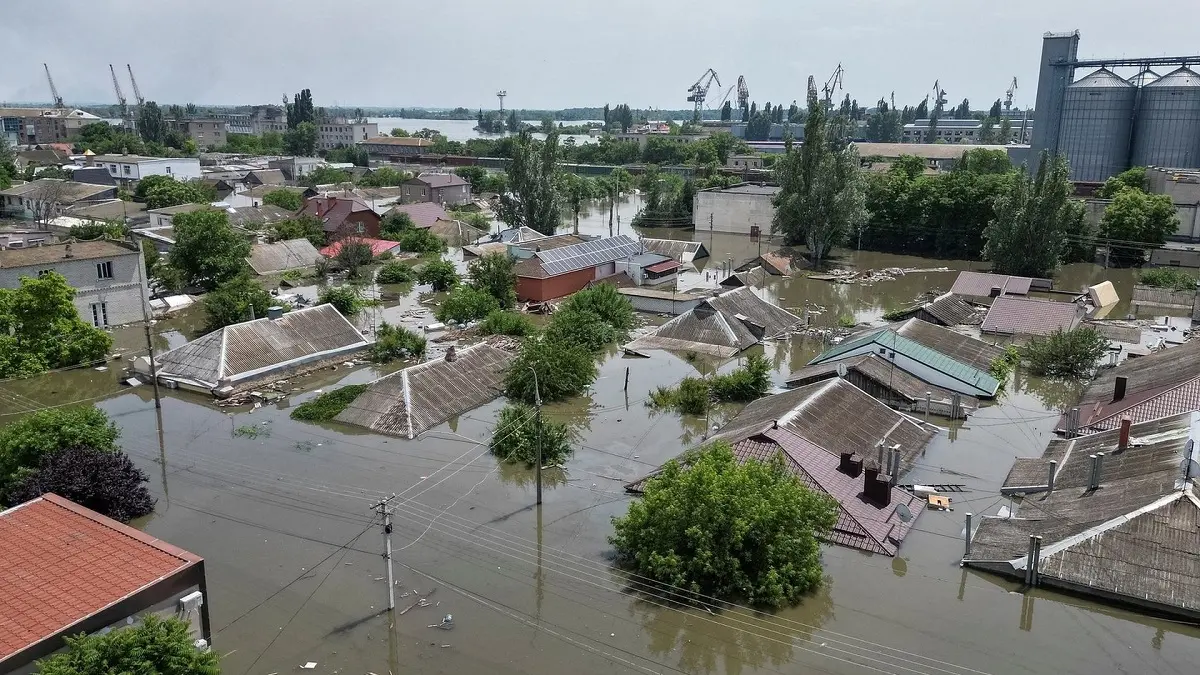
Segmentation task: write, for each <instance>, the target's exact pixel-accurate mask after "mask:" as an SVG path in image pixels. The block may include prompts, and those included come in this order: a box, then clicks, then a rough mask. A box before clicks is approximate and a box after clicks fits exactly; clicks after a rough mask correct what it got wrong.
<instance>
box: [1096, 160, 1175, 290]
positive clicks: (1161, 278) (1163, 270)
mask: <svg viewBox="0 0 1200 675" xmlns="http://www.w3.org/2000/svg"><path fill="white" fill-rule="evenodd" d="M1110 180H1111V179H1110ZM1138 283H1139V284H1142V285H1144V286H1153V287H1155V288H1169V289H1171V290H1173V291H1194V290H1196V277H1195V276H1194V275H1192V274H1191V273H1189V272H1187V271H1185V270H1181V269H1179V268H1178V267H1154V268H1151V269H1146V270H1142V271H1140V272H1138Z"/></svg>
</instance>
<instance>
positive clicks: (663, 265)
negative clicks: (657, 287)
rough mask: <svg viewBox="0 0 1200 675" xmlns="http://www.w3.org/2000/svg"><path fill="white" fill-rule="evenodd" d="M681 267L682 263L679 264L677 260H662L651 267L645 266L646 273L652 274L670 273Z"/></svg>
mask: <svg viewBox="0 0 1200 675" xmlns="http://www.w3.org/2000/svg"><path fill="white" fill-rule="evenodd" d="M682 266H683V263H681V262H679V261H678V260H664V261H662V262H656V263H654V264H652V265H646V271H647V272H651V273H653V274H661V273H662V272H670V271H671V270H676V269H679V268H680V267H682Z"/></svg>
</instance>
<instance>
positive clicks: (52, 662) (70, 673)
mask: <svg viewBox="0 0 1200 675" xmlns="http://www.w3.org/2000/svg"><path fill="white" fill-rule="evenodd" d="M66 641H67V648H66V650H65V651H63V652H60V653H58V654H55V655H53V656H50V657H48V658H46V659H43V660H41V661H39V662H38V672H39V673H40V674H41V675H107V674H109V673H141V674H144V675H151V674H152V675H219V674H220V672H221V669H220V667H219V665H218V659H217V654H216V652H214V651H212V650H207V651H200V650H199V649H196V647H195V645H193V644H192V636H191V634H190V633H189V627H188V624H186V623H184V622H182V621H179V620H178V619H173V618H172V619H160V618H159V617H158V616H156V615H154V614H147V615H146V616H145V617H144V618H143V619H142V622H141V623H138V624H136V625H133V626H129V627H127V628H117V629H116V630H113V631H110V632H108V633H96V634H94V635H85V634H83V633H81V634H79V635H76V636H75V637H68V638H67V639H66Z"/></svg>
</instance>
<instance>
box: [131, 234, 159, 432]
mask: <svg viewBox="0 0 1200 675" xmlns="http://www.w3.org/2000/svg"><path fill="white" fill-rule="evenodd" d="M140 257H141V258H142V259H141V260H139V261H138V266H137V268H138V285H139V286H141V287H142V288H145V287H146V274H145V269H144V268H145V266H146V265H145V256H140ZM142 326H143V327H144V328H145V329H146V350H147V351H148V352H149V354H150V381H151V382H152V383H153V384H154V407H155V408H157V409H158V410H162V398H160V397H159V395H158V365H157V364H156V363H155V362H154V340H152V339H151V337H150V301H149V300H148V299H146V298H144V297H143V298H142ZM158 433H159V435H160V436H161V435H162V424H161V422H160V424H159V427H158Z"/></svg>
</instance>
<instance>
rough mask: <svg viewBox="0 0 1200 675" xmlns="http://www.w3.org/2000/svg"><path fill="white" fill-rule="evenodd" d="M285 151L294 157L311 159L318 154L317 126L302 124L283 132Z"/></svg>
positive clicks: (308, 123) (310, 123)
mask: <svg viewBox="0 0 1200 675" xmlns="http://www.w3.org/2000/svg"><path fill="white" fill-rule="evenodd" d="M283 149H284V150H285V151H287V152H288V153H290V154H293V155H301V156H304V157H311V156H313V155H315V154H316V153H317V125H316V124H313V123H312V122H301V123H300V124H298V125H297V126H296V127H295V128H291V129H288V130H287V131H285V132H283Z"/></svg>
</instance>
